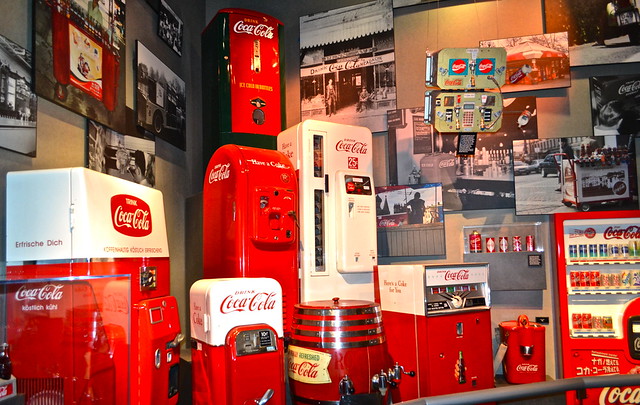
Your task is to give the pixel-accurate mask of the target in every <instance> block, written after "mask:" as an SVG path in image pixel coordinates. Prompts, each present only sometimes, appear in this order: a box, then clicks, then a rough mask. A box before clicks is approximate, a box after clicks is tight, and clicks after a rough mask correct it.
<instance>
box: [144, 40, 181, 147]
mask: <svg viewBox="0 0 640 405" xmlns="http://www.w3.org/2000/svg"><path fill="white" fill-rule="evenodd" d="M136 51H137V52H136V55H137V57H138V63H137V66H138V68H137V77H138V83H137V91H136V111H137V125H138V126H140V127H142V128H144V129H145V130H146V131H149V132H150V133H151V134H153V135H155V136H158V137H160V138H162V139H164V140H165V141H167V142H169V143H171V144H172V145H175V146H177V147H178V148H180V149H182V150H185V149H186V143H187V141H186V105H187V103H186V98H185V83H184V80H182V79H181V78H179V77H178V75H176V74H175V73H174V72H173V71H172V70H171V69H169V68H168V67H167V66H166V65H165V64H164V63H162V61H160V59H158V58H157V57H156V56H155V55H154V54H152V53H151V51H149V49H147V48H146V47H145V46H144V45H142V43H141V42H140V41H136Z"/></svg>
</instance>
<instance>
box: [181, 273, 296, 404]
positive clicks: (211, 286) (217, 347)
mask: <svg viewBox="0 0 640 405" xmlns="http://www.w3.org/2000/svg"><path fill="white" fill-rule="evenodd" d="M190 313H191V317H190V318H191V339H192V341H191V353H192V361H193V363H192V367H193V377H192V380H193V403H194V404H195V405H208V404H215V405H245V404H261V405H264V404H267V403H268V404H269V405H271V404H273V405H284V404H285V398H286V392H285V381H284V339H283V329H282V291H281V289H280V285H279V284H278V282H277V281H276V280H274V279H271V278H228V279H204V280H198V281H196V282H195V283H194V284H193V285H192V286H191V292H190Z"/></svg>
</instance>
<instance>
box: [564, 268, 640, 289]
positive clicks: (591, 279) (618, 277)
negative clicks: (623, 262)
mask: <svg viewBox="0 0 640 405" xmlns="http://www.w3.org/2000/svg"><path fill="white" fill-rule="evenodd" d="M569 284H570V285H571V287H615V288H634V287H640V270H621V271H619V272H615V273H603V272H600V271H598V270H590V271H570V272H569Z"/></svg>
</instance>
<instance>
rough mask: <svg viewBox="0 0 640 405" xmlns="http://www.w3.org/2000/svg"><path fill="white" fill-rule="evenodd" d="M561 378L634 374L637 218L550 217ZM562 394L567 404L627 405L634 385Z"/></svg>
mask: <svg viewBox="0 0 640 405" xmlns="http://www.w3.org/2000/svg"><path fill="white" fill-rule="evenodd" d="M553 223H554V228H555V237H556V243H557V246H556V249H557V266H558V297H559V309H560V317H559V318H560V340H561V345H562V346H561V347H562V376H563V377H564V378H570V377H590V376H602V375H610V374H640V213H639V212H638V211H604V212H587V213H566V214H554V216H553ZM586 396H587V397H586V398H584V399H578V398H576V393H575V392H573V391H569V392H567V404H571V405H573V404H584V405H591V404H593V405H610V404H629V403H634V402H637V399H638V398H640V385H639V386H632V387H604V388H589V389H587V390H586Z"/></svg>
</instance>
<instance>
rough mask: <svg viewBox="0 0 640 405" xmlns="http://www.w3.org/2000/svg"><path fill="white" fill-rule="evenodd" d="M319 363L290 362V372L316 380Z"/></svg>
mask: <svg viewBox="0 0 640 405" xmlns="http://www.w3.org/2000/svg"><path fill="white" fill-rule="evenodd" d="M319 366H320V365H319V364H318V363H312V362H310V361H303V362H301V363H295V362H293V361H291V362H289V372H291V373H293V374H297V375H299V376H301V377H306V378H311V379H315V378H318V367H319Z"/></svg>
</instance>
